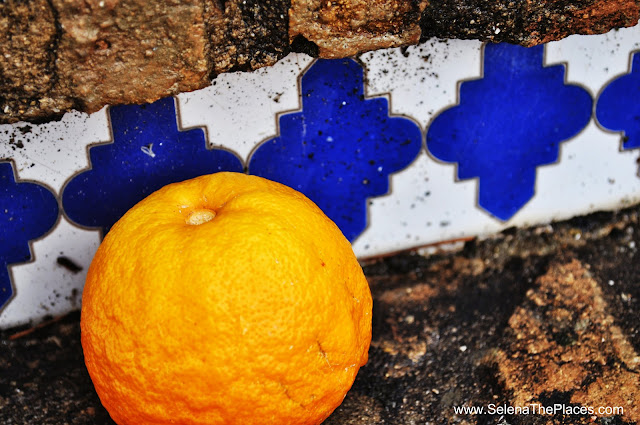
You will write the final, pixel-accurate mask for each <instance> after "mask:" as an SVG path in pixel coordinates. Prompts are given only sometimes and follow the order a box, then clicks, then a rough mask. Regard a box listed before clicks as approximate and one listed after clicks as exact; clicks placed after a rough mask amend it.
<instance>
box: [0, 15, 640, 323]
mask: <svg viewBox="0 0 640 425" xmlns="http://www.w3.org/2000/svg"><path fill="white" fill-rule="evenodd" d="M519 49H522V48H514V47H510V46H507V45H489V46H485V45H483V44H481V43H479V42H475V41H460V40H450V41H437V40H432V41H429V42H427V43H425V44H424V45H422V46H414V47H410V48H407V49H390V50H386V51H377V52H370V53H367V54H364V55H361V56H360V57H358V58H354V59H347V60H336V61H314V60H312V59H310V58H308V57H306V56H304V55H299V54H297V55H290V56H288V57H287V58H285V59H284V60H282V61H281V62H279V63H278V64H276V65H275V66H274V67H271V68H265V69H261V70H259V71H256V72H253V73H235V74H225V75H221V76H220V77H218V79H217V80H216V84H215V85H214V86H212V87H209V88H207V89H204V90H201V91H198V92H193V93H185V94H181V95H179V96H177V97H176V98H175V99H174V98H168V99H163V100H161V101H159V102H156V103H154V104H151V105H144V106H119V107H113V108H108V109H105V110H102V111H100V112H98V113H96V114H93V115H91V116H87V115H83V114H77V113H72V114H67V115H66V116H65V117H64V119H63V120H62V121H60V122H54V123H49V124H43V125H13V126H6V125H5V126H0V138H2V140H3V142H4V143H0V166H3V167H4V168H8V167H10V168H11V173H12V174H11V175H12V176H13V178H12V179H5V180H6V181H3V183H0V189H2V190H0V202H2V203H4V205H0V206H2V207H3V208H0V213H1V212H2V211H5V210H6V211H9V207H11V208H12V211H13V209H15V208H16V207H20V206H21V205H16V203H15V202H14V203H12V202H11V200H10V199H11V198H10V195H7V194H9V193H14V194H15V193H17V192H16V191H15V190H14V189H15V188H16V187H25V188H26V186H22V185H24V184H30V185H33V186H34V187H39V188H42V190H43V191H44V192H45V193H49V194H50V196H49V197H51V198H52V199H53V204H52V205H56V204H57V205H56V207H57V209H58V213H57V215H56V217H55V219H54V222H55V223H54V224H53V225H52V224H51V223H44V221H43V222H42V223H41V224H42V226H44V227H47V229H40V230H39V231H38V232H36V233H38V234H37V235H35V234H28V233H25V234H24V235H23V236H24V237H21V238H16V240H17V239H20V241H21V243H22V245H24V246H23V248H24V247H25V246H26V247H29V249H28V250H27V251H28V252H27V251H25V252H26V254H25V255H23V256H21V257H20V258H19V259H18V260H16V259H15V258H13V257H12V256H11V255H10V253H5V252H4V251H2V250H0V257H2V258H0V260H2V261H4V263H8V266H6V267H3V272H6V273H5V275H6V276H5V277H4V278H3V277H2V275H0V285H2V286H3V287H4V288H10V290H11V291H12V294H11V295H10V296H11V297H12V298H11V301H10V302H6V300H5V302H4V306H0V327H7V326H12V325H16V324H19V323H24V322H26V321H29V320H38V319H40V318H42V317H44V316H46V315H56V314H61V313H63V312H65V311H68V310H69V309H73V308H77V307H78V306H79V302H80V299H81V292H82V284H83V280H84V276H85V274H86V270H87V268H88V266H89V264H90V261H91V257H92V255H93V253H94V252H95V249H97V246H98V244H99V241H100V235H101V233H102V232H104V231H106V230H108V228H109V226H111V225H112V224H113V222H114V221H115V220H116V219H117V217H118V216H119V215H120V214H122V213H123V212H124V211H125V210H126V209H127V208H128V207H129V206H130V205H132V204H133V202H135V201H136V200H137V198H141V197H143V196H144V195H146V194H147V193H150V191H152V190H154V189H155V188H157V187H159V186H161V185H163V184H166V183H167V182H169V181H175V180H181V179H184V178H188V177H190V176H191V175H195V174H202V173H205V172H215V171H219V170H223V169H225V170H234V171H243V170H244V171H247V172H249V173H252V174H259V175H264V176H266V177H269V178H273V179H275V180H281V181H283V182H285V183H287V184H290V185H292V186H294V187H296V188H297V189H299V190H302V191H303V192H305V193H307V194H308V195H309V196H310V197H312V199H314V200H316V202H317V203H318V204H319V205H321V206H322V207H323V208H324V209H325V210H326V211H327V213H328V214H329V215H331V216H332V218H334V220H335V221H336V222H338V224H339V225H340V226H341V228H342V229H343V231H344V232H345V234H346V235H347V236H348V237H349V238H350V239H351V240H352V241H353V246H354V250H355V251H356V253H357V254H358V255H359V256H360V257H367V256H374V255H380V254H386V253H389V252H393V251H396V250H401V249H406V248H411V247H416V246H421V245H424V244H429V243H434V242H439V241H444V240H449V239H456V238H464V237H469V236H477V235H487V234H491V233H493V232H496V231H499V230H500V229H503V228H506V227H510V226H526V225H531V224H536V223H545V222H549V221H551V220H555V219H562V218H568V217H571V216H574V215H576V214H583V213H587V212H590V211H595V210H602V209H613V208H618V207H620V206H625V205H629V204H633V203H637V202H640V178H639V177H638V166H639V164H638V160H639V159H638V157H639V155H640V153H639V152H640V151H639V150H638V149H637V147H638V145H637V143H638V142H637V140H636V139H637V138H638V136H637V134H638V132H640V130H639V128H638V124H637V123H636V121H634V120H633V119H626V118H628V117H632V116H635V115H638V114H640V112H636V111H638V109H637V108H640V107H639V106H638V105H639V104H640V103H639V102H637V101H636V100H635V99H637V98H638V97H637V95H633V96H632V95H628V96H626V97H625V94H627V93H634V90H640V82H639V80H640V78H638V75H639V74H638V73H639V72H640V65H635V66H634V67H633V68H632V66H631V65H632V61H635V62H634V63H640V59H634V58H638V57H640V55H636V56H633V53H634V52H635V51H637V50H640V29H639V28H638V27H636V28H630V29H625V30H619V31H614V32H611V33H609V34H605V35H602V36H589V37H584V36H573V37H569V38H567V39H565V40H562V41H559V42H554V43H550V44H548V45H546V46H544V47H539V48H534V49H529V50H526V51H525V50H519ZM506 63H511V64H513V63H519V65H518V66H516V67H515V68H509V67H504V66H503V65H504V64H506ZM501 66H503V68H502V69H500V67H501ZM491 70H498V71H499V74H497V78H493V79H491V78H490V77H491ZM525 71H527V72H528V73H525ZM507 75H512V76H513V77H514V78H512V79H508V78H506V76H507ZM525 79H526V81H528V84H524V83H523V82H524V81H525ZM552 84H555V85H553V86H552ZM516 86H519V87H520V88H519V90H515V89H514V87H516ZM523 91H525V92H528V93H529V95H528V96H527V97H524V98H522V99H518V98H517V95H518V93H521V92H523ZM560 92H565V93H569V95H566V94H565V95H563V96H560V97H555V98H554V95H556V94H558V93H560ZM508 93H511V95H510V96H507V95H506V94H508ZM545 95H546V97H545ZM500 97H501V98H502V101H501V102H496V99H497V98H500ZM571 99H573V100H574V102H573V103H571V104H566V105H564V106H563V104H562V102H566V101H569V100H571ZM532 100H535V101H536V102H541V103H538V104H535V105H531V104H530V103H531V101H532ZM473 102H476V103H477V104H479V105H481V106H479V107H476V109H473V108H471V109H470V107H469V105H473ZM491 102H493V107H488V106H487V105H490V104H491ZM616 108H617V109H616ZM614 109H615V111H614ZM455 111H461V113H460V114H459V116H458V117H456V118H455V119H453V118H452V116H453V115H451V114H452V113H453V112H455ZM487 111H489V112H493V115H487V114H486V113H487ZM518 111H520V115H517V114H516V115H514V114H515V113H516V112H518ZM482 113H485V116H484V117H483V116H482ZM507 115H512V116H515V117H516V118H517V119H514V120H512V121H511V122H508V123H507V124H508V125H506V126H505V125H499V126H498V127H497V128H500V129H502V130H500V131H497V132H495V133H493V134H495V135H496V137H497V138H498V139H494V138H492V136H491V133H488V132H485V133H484V134H485V137H484V139H482V140H484V141H485V143H490V142H494V143H495V140H502V145H501V146H502V147H501V149H499V150H495V149H494V151H492V149H491V148H489V149H485V150H484V151H483V152H484V153H482V154H478V151H477V150H476V151H474V149H477V145H478V143H475V144H474V142H473V141H471V142H469V138H470V137H474V136H475V137H477V136H480V135H482V132H483V131H484V130H483V128H484V127H486V126H487V125H496V122H498V123H499V122H500V120H501V118H503V117H504V116H507ZM536 120H537V121H536ZM565 123H568V124H569V125H568V127H567V130H566V132H564V133H561V132H560V131H559V130H560V128H561V127H562V126H564V125H565ZM503 124H504V123H503ZM473 126H475V127H473ZM545 127H546V128H547V131H550V133H549V134H550V136H547V137H543V138H540V137H536V136H537V132H539V130H540V129H542V128H545ZM503 130H504V131H508V132H509V133H510V134H504V131H503ZM556 130H558V131H557V132H556V133H554V131H556ZM453 131H455V132H456V134H458V135H460V138H459V139H456V138H453V137H452V132H453ZM462 136H464V137H462ZM434 140H435V141H434ZM479 140H480V139H479ZM533 140H538V141H539V142H541V143H542V145H539V146H544V143H547V146H546V147H544V148H543V149H540V148H539V146H538V148H536V147H535V146H534V145H533V144H532V141H533ZM438 143H439V144H438ZM452 144H455V145H456V147H455V148H452ZM505 152H508V155H506V156H505ZM500 156H502V157H503V159H504V161H502V162H500V161H499V160H498V159H499V158H500ZM497 158H498V159H497ZM443 160H446V161H450V162H445V161H443ZM459 164H472V167H471V170H472V172H468V171H467V169H466V168H465V167H468V165H466V166H462V168H461V167H460V165H459ZM521 170H528V173H529V178H528V183H527V184H526V185H525V184H523V181H522V180H518V179H515V175H516V174H517V173H518V172H519V171H521ZM5 171H6V170H5ZM498 172H501V176H499V175H498V174H497V173H498ZM7 175H8V174H7ZM305 176H307V177H309V176H312V177H313V178H307V177H305ZM478 176H479V177H478ZM323 179H324V180H323ZM9 180H11V181H9ZM16 185H17V186H16ZM505 185H507V186H508V187H512V188H513V189H512V195H513V196H512V197H513V198H514V200H513V201H509V202H506V203H504V201H505V199H507V198H506V197H504V194H505V193H507V192H506V189H505V188H504V187H507V186H505ZM503 186H504V187H503ZM525 186H526V187H525ZM483 187H484V189H483ZM487 191H489V193H490V194H492V196H490V197H489V198H486V197H485V196H484V195H482V194H481V193H484V194H485V195H486V193H487ZM20 193H22V192H20ZM25 193H26V192H25ZM2 194H4V195H2ZM45 198H46V196H45ZM487 199H489V202H487V201H486V200H487ZM349 205H351V206H350V207H349V208H350V209H349V208H347V206H349ZM54 209H55V207H53V206H52V207H51V208H47V209H46V210H47V211H50V212H51V213H52V214H53V210H54ZM97 213H100V214H97ZM43 214H45V213H44V212H43ZM25 217H26V216H25ZM45 221H46V220H45ZM49 221H50V220H49ZM0 226H3V228H2V231H1V232H0V235H3V237H4V238H5V240H4V241H3V247H4V246H8V245H7V244H6V243H7V241H8V238H9V237H11V238H14V237H15V229H16V228H15V227H12V226H13V224H11V223H9V224H7V223H2V224H0ZM51 226H53V227H51ZM11 229H13V230H11ZM33 230H34V231H35V230H37V229H36V228H35V227H34V228H33ZM3 232H4V233H3ZM12 232H13V233H12ZM43 234H44V235H43ZM9 251H11V250H9ZM12 252H13V251H12ZM0 265H1V264H0Z"/></svg>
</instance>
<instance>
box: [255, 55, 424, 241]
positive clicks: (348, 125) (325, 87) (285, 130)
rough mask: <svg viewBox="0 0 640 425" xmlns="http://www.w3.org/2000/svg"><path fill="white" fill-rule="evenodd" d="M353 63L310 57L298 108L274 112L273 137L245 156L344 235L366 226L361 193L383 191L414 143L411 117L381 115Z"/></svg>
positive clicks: (416, 147)
mask: <svg viewBox="0 0 640 425" xmlns="http://www.w3.org/2000/svg"><path fill="white" fill-rule="evenodd" d="M363 78H364V72H363V70H362V67H361V66H360V65H359V64H358V63H356V62H355V61H353V60H350V59H346V60H318V61H316V62H315V64H314V65H313V66H312V67H311V68H310V69H309V70H308V71H307V72H306V73H305V75H304V77H303V78H302V80H301V86H302V87H301V89H302V110H301V111H300V112H295V113H291V114H287V115H283V116H281V117H280V135H279V136H278V137H275V138H273V139H271V140H268V141H267V142H265V143H264V144H262V145H261V146H260V147H259V148H258V149H257V150H256V152H255V153H254V154H253V155H252V157H251V160H250V162H249V172H250V173H251V174H256V175H259V176H262V177H265V178H267V179H270V180H275V181H278V182H280V183H283V184H286V185H288V186H291V187H293V188H294V189H297V190H299V191H301V192H303V193H304V194H305V195H307V196H308V197H309V198H310V199H311V200H312V201H314V202H315V203H316V204H317V205H318V206H319V207H320V208H321V209H322V210H323V211H324V212H325V213H326V214H327V216H329V217H330V218H331V219H332V220H333V221H334V222H335V223H336V224H337V225H338V227H340V229H341V230H342V232H343V233H344V235H345V236H346V237H347V239H349V240H351V241H352V240H354V239H355V238H356V237H357V236H358V235H359V234H360V233H362V231H363V230H364V229H365V227H366V224H367V223H366V216H367V212H366V208H367V198H369V197H374V196H380V195H383V194H385V193H387V192H388V190H389V174H391V173H394V172H397V171H399V170H401V169H402V168H405V167H406V166H408V165H409V164H410V163H411V162H412V161H413V160H414V159H415V158H416V156H417V155H418V153H419V152H420V149H421V147H422V133H421V131H420V128H419V127H418V125H417V124H415V123H414V122H413V121H411V120H409V119H406V118H401V117H390V116H389V105H388V102H387V99H386V98H384V97H378V98H374V99H365V97H364V85H363Z"/></svg>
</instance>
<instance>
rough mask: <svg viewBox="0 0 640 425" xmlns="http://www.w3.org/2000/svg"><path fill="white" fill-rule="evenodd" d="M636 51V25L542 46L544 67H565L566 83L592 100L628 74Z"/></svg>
mask: <svg viewBox="0 0 640 425" xmlns="http://www.w3.org/2000/svg"><path fill="white" fill-rule="evenodd" d="M639 49H640V25H636V26H635V27H631V28H622V29H619V30H612V31H609V32H608V33H606V34H600V35H588V36H587V35H572V36H569V37H567V38H565V39H562V40H559V41H554V42H551V43H548V44H547V45H546V46H545V63H546V64H547V65H553V64H558V63H566V64H567V74H566V78H567V81H568V82H570V83H576V84H581V85H582V86H584V87H585V88H587V89H588V90H589V91H590V92H591V95H592V96H596V95H597V94H599V93H600V91H602V89H603V88H604V86H605V85H606V84H607V83H608V82H609V81H610V80H612V79H613V78H616V77H618V76H620V75H621V74H626V73H628V72H629V70H630V56H631V52H632V51H636V50H639Z"/></svg>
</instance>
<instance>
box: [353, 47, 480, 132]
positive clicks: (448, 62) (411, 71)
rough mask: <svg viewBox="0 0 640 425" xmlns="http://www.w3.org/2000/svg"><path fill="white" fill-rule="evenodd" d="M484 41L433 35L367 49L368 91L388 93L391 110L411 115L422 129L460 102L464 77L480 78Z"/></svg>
mask: <svg viewBox="0 0 640 425" xmlns="http://www.w3.org/2000/svg"><path fill="white" fill-rule="evenodd" d="M481 51H482V43H481V42H479V41H474V40H437V39H432V40H429V41H427V42H425V43H424V44H421V45H419V46H412V47H408V48H396V49H387V50H378V51H374V52H368V53H365V54H363V55H361V56H360V60H361V61H362V62H363V63H364V65H365V67H366V68H365V69H366V81H367V87H366V91H365V92H366V94H367V96H369V97H374V96H378V95H381V94H386V93H389V94H390V95H391V106H392V108H391V112H392V113H393V114H399V115H408V116H410V117H412V118H413V119H415V120H416V121H417V122H419V123H420V125H421V126H422V128H423V130H424V129H425V128H426V127H427V125H428V124H429V123H430V122H431V120H432V119H433V118H434V117H435V116H436V115H437V114H438V113H439V112H441V111H442V110H443V109H446V108H448V107H450V106H452V105H455V104H457V103H458V85H459V83H460V82H461V81H462V80H470V79H476V78H480V76H481V57H482V53H481Z"/></svg>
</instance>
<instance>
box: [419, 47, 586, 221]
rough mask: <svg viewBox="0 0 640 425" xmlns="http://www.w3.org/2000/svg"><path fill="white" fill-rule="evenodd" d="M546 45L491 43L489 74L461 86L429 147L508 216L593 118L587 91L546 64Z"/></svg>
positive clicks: (483, 202)
mask: <svg viewBox="0 0 640 425" xmlns="http://www.w3.org/2000/svg"><path fill="white" fill-rule="evenodd" d="M543 52H544V50H543V46H537V47H532V48H525V47H520V46H514V45H509V44H488V45H486V47H485V51H484V76H483V78H482V79H480V80H474V81H468V82H464V83H462V84H461V86H460V104H459V105H457V106H455V107H452V108H450V109H447V110H445V111H444V112H442V113H440V114H439V115H438V116H437V117H436V118H435V119H434V121H433V123H432V124H431V126H430V127H429V130H428V133H427V148H428V150H429V152H430V153H431V154H432V155H433V156H435V157H436V158H437V159H439V160H441V161H445V162H452V163H457V172H458V178H459V179H461V180H465V179H472V178H478V179H479V193H478V204H479V205H480V207H482V208H484V209H485V210H487V211H488V212H490V213H491V214H493V215H494V216H495V217H497V218H499V219H501V220H508V219H509V218H511V217H512V216H513V215H514V214H515V213H516V212H518V210H520V208H522V207H523V206H524V205H525V204H526V203H527V202H528V201H529V200H530V199H531V198H532V197H533V195H534V188H535V178H536V167H538V166H540V165H544V164H551V163H553V162H555V161H557V159H558V150H559V144H560V142H562V141H565V140H567V139H569V138H571V137H573V136H575V135H577V134H578V133H579V132H580V131H581V130H582V129H583V128H584V127H585V126H586V125H587V124H588V123H589V120H590V117H591V110H592V99H591V96H590V95H589V93H588V92H587V91H586V90H584V89H582V88H580V87H578V86H572V85H566V84H565V83H564V71H565V70H564V67H563V66H561V65H557V66H550V67H543V66H542V64H543Z"/></svg>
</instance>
